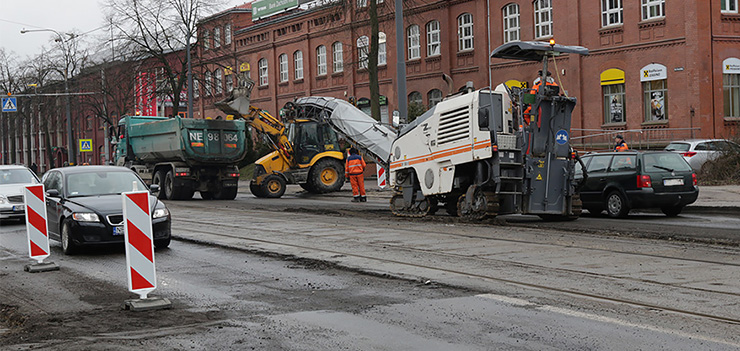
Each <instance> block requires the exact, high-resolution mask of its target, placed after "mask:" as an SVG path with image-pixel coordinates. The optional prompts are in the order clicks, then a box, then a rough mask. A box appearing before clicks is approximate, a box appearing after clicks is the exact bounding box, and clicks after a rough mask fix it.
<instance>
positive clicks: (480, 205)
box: [457, 190, 500, 221]
mask: <svg viewBox="0 0 740 351" xmlns="http://www.w3.org/2000/svg"><path fill="white" fill-rule="evenodd" d="M475 196H476V198H475V199H474V200H473V206H472V208H470V209H467V208H465V198H466V196H465V194H462V195H460V198H458V200H457V214H458V216H460V217H462V218H464V219H466V220H471V221H479V220H482V219H485V218H486V217H489V218H493V217H496V216H497V215H498V212H499V207H500V206H499V199H498V196H497V195H496V193H495V192H493V191H481V190H478V191H476V192H475Z"/></svg>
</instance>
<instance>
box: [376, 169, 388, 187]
mask: <svg viewBox="0 0 740 351" xmlns="http://www.w3.org/2000/svg"><path fill="white" fill-rule="evenodd" d="M375 168H376V169H377V170H378V187H379V188H381V189H385V187H386V186H387V185H388V183H387V180H386V179H385V168H383V167H381V166H380V165H379V164H375Z"/></svg>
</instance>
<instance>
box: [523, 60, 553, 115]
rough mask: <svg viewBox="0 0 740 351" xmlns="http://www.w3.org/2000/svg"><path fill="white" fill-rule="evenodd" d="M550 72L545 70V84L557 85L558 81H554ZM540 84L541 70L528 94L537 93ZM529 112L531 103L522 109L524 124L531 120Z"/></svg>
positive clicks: (530, 111)
mask: <svg viewBox="0 0 740 351" xmlns="http://www.w3.org/2000/svg"><path fill="white" fill-rule="evenodd" d="M551 75H552V73H550V71H548V72H547V79H545V86H554V87H556V86H558V83H555V79H553V78H552V77H551ZM541 85H542V71H539V76H538V77H537V79H535V80H534V84H533V85H532V90H531V92H530V94H532V95H534V94H536V93H537V91H539V90H540V86H541ZM531 113H532V105H529V106H527V108H526V109H525V110H524V124H527V125H528V124H529V122H530V120H531Z"/></svg>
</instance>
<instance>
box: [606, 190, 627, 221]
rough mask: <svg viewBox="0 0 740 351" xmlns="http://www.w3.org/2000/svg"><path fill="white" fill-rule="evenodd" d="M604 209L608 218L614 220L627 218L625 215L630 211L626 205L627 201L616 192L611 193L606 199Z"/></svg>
mask: <svg viewBox="0 0 740 351" xmlns="http://www.w3.org/2000/svg"><path fill="white" fill-rule="evenodd" d="M605 207H606V213H607V214H608V215H609V217H614V218H624V217H627V213H629V211H630V209H629V205H627V199H625V198H624V195H622V193H621V192H619V191H617V190H614V191H612V192H611V193H609V196H607V197H606V202H605Z"/></svg>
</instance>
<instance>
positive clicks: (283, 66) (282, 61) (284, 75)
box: [278, 54, 288, 83]
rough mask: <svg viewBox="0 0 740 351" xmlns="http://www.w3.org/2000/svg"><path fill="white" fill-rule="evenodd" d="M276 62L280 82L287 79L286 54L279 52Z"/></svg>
mask: <svg viewBox="0 0 740 351" xmlns="http://www.w3.org/2000/svg"><path fill="white" fill-rule="evenodd" d="M278 63H279V64H280V82H281V83H282V82H287V81H288V55H286V54H280V56H278Z"/></svg>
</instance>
